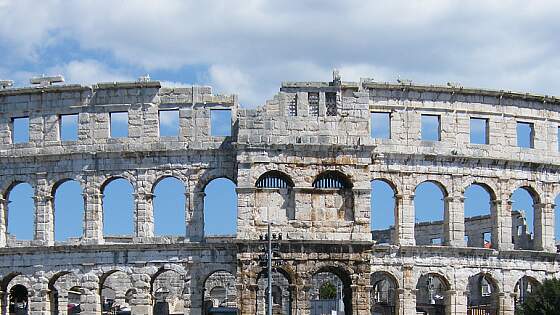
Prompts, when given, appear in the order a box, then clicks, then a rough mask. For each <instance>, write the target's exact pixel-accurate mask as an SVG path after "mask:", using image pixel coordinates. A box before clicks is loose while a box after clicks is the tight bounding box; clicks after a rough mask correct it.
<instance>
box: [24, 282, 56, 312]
mask: <svg viewBox="0 0 560 315" xmlns="http://www.w3.org/2000/svg"><path fill="white" fill-rule="evenodd" d="M42 280H43V281H42ZM31 292H33V293H32V294H30V295H29V299H28V303H29V304H28V305H29V314H33V315H35V314H37V315H50V314H51V310H50V306H51V303H50V300H49V285H48V279H46V278H44V277H39V280H38V281H37V282H35V283H34V284H33V288H32V290H31Z"/></svg>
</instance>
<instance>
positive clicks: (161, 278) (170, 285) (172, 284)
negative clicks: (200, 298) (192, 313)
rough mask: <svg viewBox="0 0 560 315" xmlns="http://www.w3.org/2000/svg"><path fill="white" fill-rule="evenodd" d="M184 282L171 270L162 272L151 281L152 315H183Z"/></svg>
mask: <svg viewBox="0 0 560 315" xmlns="http://www.w3.org/2000/svg"><path fill="white" fill-rule="evenodd" d="M184 289H185V280H184V278H183V276H181V274H179V273H178V272H176V271H173V270H165V271H162V272H160V273H158V274H156V276H155V277H154V278H153V279H152V286H151V292H152V298H153V303H154V309H153V314H154V315H169V314H184V313H185V305H184V302H185V301H184V299H183V290H184Z"/></svg>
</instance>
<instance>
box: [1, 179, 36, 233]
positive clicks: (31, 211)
mask: <svg viewBox="0 0 560 315" xmlns="http://www.w3.org/2000/svg"><path fill="white" fill-rule="evenodd" d="M34 197H35V190H34V189H33V186H31V184H29V183H27V182H19V181H18V182H14V183H12V184H11V185H10V186H9V188H8V190H7V192H6V200H7V201H8V204H7V207H6V214H5V218H6V232H7V234H8V236H9V237H8V239H10V238H13V239H15V240H26V241H27V240H33V239H34V238H35V224H34V223H35V201H34Z"/></svg>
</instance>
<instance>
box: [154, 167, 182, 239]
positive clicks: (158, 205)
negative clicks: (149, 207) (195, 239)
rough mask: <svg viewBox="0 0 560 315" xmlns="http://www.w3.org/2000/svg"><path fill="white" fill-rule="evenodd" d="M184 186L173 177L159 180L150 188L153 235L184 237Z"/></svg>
mask: <svg viewBox="0 0 560 315" xmlns="http://www.w3.org/2000/svg"><path fill="white" fill-rule="evenodd" d="M185 193H186V191H185V184H184V182H183V181H181V180H180V179H178V178H177V177H174V176H165V177H161V178H159V179H158V180H157V181H156V183H155V184H154V185H153V186H152V196H153V199H152V200H153V210H154V232H155V235H176V236H185V235H186V218H185V215H186V203H187V201H186V195H185Z"/></svg>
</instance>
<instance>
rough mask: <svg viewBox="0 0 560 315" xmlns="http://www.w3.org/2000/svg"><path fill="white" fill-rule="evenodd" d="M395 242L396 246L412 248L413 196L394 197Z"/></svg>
mask: <svg viewBox="0 0 560 315" xmlns="http://www.w3.org/2000/svg"><path fill="white" fill-rule="evenodd" d="M395 207H396V208H397V209H396V211H395V234H396V238H395V242H396V244H397V245H405V246H414V245H415V244H416V240H415V239H414V195H413V194H410V195H409V194H404V195H395Z"/></svg>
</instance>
